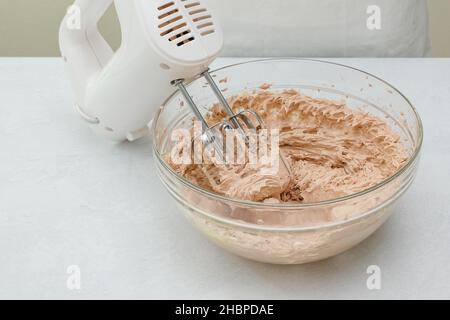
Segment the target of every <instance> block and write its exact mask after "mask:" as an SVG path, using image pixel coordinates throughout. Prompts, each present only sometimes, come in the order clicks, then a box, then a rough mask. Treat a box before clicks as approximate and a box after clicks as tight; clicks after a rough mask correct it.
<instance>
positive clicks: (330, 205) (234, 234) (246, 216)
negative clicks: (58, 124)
mask: <svg viewBox="0 0 450 320" xmlns="http://www.w3.org/2000/svg"><path fill="white" fill-rule="evenodd" d="M212 74H213V75H214V77H215V78H216V79H217V81H218V80H220V79H225V78H226V79H227V81H221V87H222V88H223V89H226V91H224V95H225V96H227V97H228V96H231V95H234V94H238V93H241V92H242V91H244V90H253V89H258V88H259V86H260V85H261V84H262V83H270V84H272V90H278V89H282V88H286V89H292V88H294V89H299V90H300V91H301V92H302V93H303V94H307V95H310V96H313V97H317V98H328V99H335V100H345V101H346V103H347V105H348V106H349V107H350V108H354V109H360V110H364V111H367V112H369V113H370V114H372V115H375V116H378V117H381V118H384V119H385V120H386V121H387V122H388V123H389V124H390V125H391V127H392V129H393V130H394V131H396V132H397V133H398V134H399V135H400V137H401V139H402V141H403V142H404V145H405V146H406V148H407V149H408V152H409V154H410V159H409V161H408V163H407V164H406V165H405V166H404V167H403V168H402V169H401V170H399V171H398V172H397V173H396V174H395V175H394V176H392V177H390V178H389V179H386V180H385V181H383V182H382V183H380V184H378V185H376V186H374V187H372V188H370V189H367V190H364V191H362V192H359V193H356V194H352V195H350V196H346V197H342V198H338V199H333V200H328V201H323V202H318V203H308V204H295V205H292V204H268V203H256V202H249V201H240V200H234V199H229V198H225V197H222V196H220V195H218V194H215V193H212V192H209V191H207V190H205V189H202V188H200V187H198V186H196V185H194V184H192V183H190V182H189V181H187V180H186V179H184V178H183V177H181V176H179V175H178V174H177V173H176V172H174V171H173V170H172V168H171V167H170V166H169V165H168V164H166V163H165V161H164V155H165V154H167V153H169V152H170V150H171V148H172V142H171V139H170V137H171V136H170V134H171V132H172V130H174V129H177V128H184V127H186V128H187V125H188V123H190V122H189V121H187V120H189V119H191V118H192V114H191V112H190V111H189V109H188V108H187V107H186V106H184V107H183V106H182V103H181V101H183V99H182V97H181V95H180V93H179V92H175V93H174V94H173V95H172V96H171V97H170V98H169V99H168V100H167V101H166V102H165V103H164V106H163V107H162V108H161V110H160V111H159V113H158V115H157V117H156V118H155V121H154V125H153V126H154V127H153V131H154V132H153V133H154V135H153V137H154V138H153V147H154V154H155V159H156V163H157V169H158V173H159V176H160V178H161V180H162V182H163V184H164V185H165V187H166V188H167V190H168V191H169V192H170V194H171V195H172V196H173V198H174V199H175V201H176V203H177V204H178V207H179V208H180V211H181V212H182V213H183V214H184V215H185V216H186V217H187V218H188V219H189V221H190V222H192V224H193V225H194V226H196V227H197V228H198V229H199V230H200V231H201V232H202V233H203V234H205V235H206V236H207V237H208V238H209V239H211V240H212V241H213V242H215V243H216V244H218V245H219V246H221V247H223V248H225V249H226V250H229V251H231V252H233V253H235V254H237V255H240V256H242V257H246V258H249V259H253V260H256V261H261V262H267V263H276V264H300V263H306V262H312V261H317V260H321V259H325V258H328V257H331V256H334V255H336V254H339V253H341V252H343V251H345V250H347V249H349V248H351V247H353V246H355V245H356V244H358V243H359V242H361V241H362V240H364V239H365V238H367V237H368V236H369V235H370V234H372V233H373V232H374V231H375V230H376V229H378V228H379V227H380V226H381V225H382V224H383V223H384V222H385V221H386V219H387V218H388V217H389V216H390V215H391V213H392V212H393V211H394V208H395V204H396V202H397V200H398V199H399V197H400V196H401V195H402V194H403V193H404V192H405V191H406V189H407V188H408V187H409V185H410V184H411V182H412V181H413V179H414V176H415V174H416V169H417V165H418V162H419V155H420V150H421V145H422V135H423V132H422V124H421V120H420V117H419V115H418V114H417V112H416V110H415V109H414V107H413V106H412V105H411V103H410V102H409V101H408V99H407V98H406V97H405V96H403V94H402V93H401V92H399V91H398V90H397V89H395V88H394V87H393V86H391V85H390V84H388V83H386V82H385V81H383V80H381V79H379V78H377V77H375V76H373V75H370V74H368V73H366V72H363V71H360V70H357V69H354V68H351V67H348V66H344V65H339V64H335V63H330V62H325V61H317V60H306V59H281V60H273V59H268V60H258V61H252V62H247V63H241V64H236V65H232V66H228V67H225V68H222V69H219V70H217V71H214V72H212ZM188 89H189V91H190V93H191V94H192V95H193V97H194V100H195V101H196V102H197V103H198V105H199V106H201V107H202V108H204V110H207V109H208V108H209V107H210V106H211V105H212V104H213V103H215V102H216V99H215V97H214V95H213V93H212V92H211V91H210V89H209V88H205V81H204V80H203V79H197V80H195V81H194V82H193V83H191V84H190V85H189V86H188ZM237 217H238V218H237Z"/></svg>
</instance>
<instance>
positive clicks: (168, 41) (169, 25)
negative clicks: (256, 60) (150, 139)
mask: <svg viewBox="0 0 450 320" xmlns="http://www.w3.org/2000/svg"><path fill="white" fill-rule="evenodd" d="M112 3H113V0H77V1H75V4H74V6H73V7H72V8H75V9H76V10H78V12H79V17H80V18H81V27H80V28H74V27H73V25H72V24H71V19H73V16H72V15H71V13H70V12H69V13H68V14H67V15H66V17H65V18H64V20H63V22H62V24H61V28H60V47H61V53H62V56H63V57H64V60H65V63H66V68H67V70H68V73H69V76H70V78H71V82H72V86H73V87H74V90H75V99H76V104H77V109H78V111H79V112H80V114H81V115H82V116H83V118H84V119H86V120H87V121H88V122H89V123H90V125H91V127H92V128H93V130H94V131H95V132H96V133H98V134H99V135H101V136H105V137H107V138H110V139H112V140H117V141H121V140H126V139H128V140H131V141H132V140H135V139H138V138H140V137H142V136H143V135H146V134H147V131H148V124H149V122H150V121H151V120H152V118H153V117H154V115H155V113H156V110H157V109H158V108H159V107H160V106H161V104H162V103H163V102H164V100H165V99H166V98H167V97H168V96H170V94H171V93H172V92H173V91H174V88H173V86H171V84H170V83H171V81H172V80H175V79H191V78H193V77H195V76H196V75H198V74H200V73H201V72H203V71H205V70H206V69H207V68H208V66H209V64H210V63H211V62H212V61H213V60H214V59H215V58H216V56H217V54H218V53H219V52H220V50H221V48H222V45H223V36H222V32H221V30H220V26H219V24H218V22H217V21H216V20H215V18H214V16H213V15H212V14H211V12H210V11H209V10H208V9H207V7H206V6H205V0H201V1H199V0H195V1H194V0H162V1H158V0H115V1H114V4H115V6H116V10H117V14H118V18H119V22H120V25H121V29H122V44H121V46H120V48H119V49H118V50H117V51H116V52H115V53H114V52H113V51H112V49H111V48H110V47H109V45H108V44H107V42H106V41H105V40H104V39H103V38H102V36H101V35H100V33H99V31H98V29H97V23H98V21H99V20H100V18H101V17H102V16H103V15H104V13H105V11H106V10H107V9H108V8H109V7H110V6H111V5H112ZM76 10H75V12H77V11H76ZM71 12H73V11H71Z"/></svg>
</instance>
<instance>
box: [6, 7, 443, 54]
mask: <svg viewBox="0 0 450 320" xmlns="http://www.w3.org/2000/svg"><path fill="white" fill-rule="evenodd" d="M93 1H94V0H93ZM224 1H226V0H224ZM243 1H244V0H243ZM281 1H282V0H281ZM392 1H395V0H392ZM424 1H426V0H424ZM72 3H73V0H0V56H7V57H9V56H19V57H26V56H40V57H45V56H58V55H59V50H58V42H57V35H58V28H59V23H60V21H61V19H62V17H63V15H64V13H65V10H66V8H67V7H68V6H69V5H70V4H72ZM428 3H429V10H430V29H431V38H432V45H433V56H435V57H450V0H428ZM100 29H101V31H102V33H103V35H104V36H105V37H106V39H107V40H108V41H109V42H110V43H111V45H112V46H113V47H117V46H118V45H119V43H120V30H119V27H118V25H117V22H116V18H115V13H114V11H113V10H109V12H108V13H107V15H105V17H104V18H103V19H102V21H101V22H100Z"/></svg>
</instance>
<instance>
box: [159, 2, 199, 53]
mask: <svg viewBox="0 0 450 320" xmlns="http://www.w3.org/2000/svg"><path fill="white" fill-rule="evenodd" d="M197 3H198V2H197ZM194 4H195V3H192V5H194ZM198 4H200V3H198ZM174 5H175V3H174V2H173V1H171V2H168V3H166V4H164V5H162V6H160V7H158V10H159V11H161V14H160V15H159V16H158V19H159V20H161V21H162V22H161V23H160V24H159V25H158V27H159V28H160V29H162V31H161V33H160V35H161V37H165V38H166V39H167V40H168V41H170V42H174V43H175V44H176V45H177V46H178V47H180V46H182V45H184V44H186V43H189V42H191V41H193V40H195V38H194V37H193V36H192V34H191V30H189V28H188V27H187V23H186V22H183V21H182V19H183V17H182V15H181V14H180V13H179V10H178V9H177V8H173V6H174ZM194 6H195V5H194ZM180 20H181V21H180Z"/></svg>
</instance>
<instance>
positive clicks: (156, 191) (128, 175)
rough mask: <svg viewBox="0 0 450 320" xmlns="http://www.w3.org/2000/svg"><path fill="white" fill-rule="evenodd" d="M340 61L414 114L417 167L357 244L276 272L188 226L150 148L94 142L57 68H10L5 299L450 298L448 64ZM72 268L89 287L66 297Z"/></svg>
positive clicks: (4, 166) (2, 269)
mask: <svg viewBox="0 0 450 320" xmlns="http://www.w3.org/2000/svg"><path fill="white" fill-rule="evenodd" d="M235 61H237V60H236V59H221V60H219V61H217V63H216V66H219V65H225V64H229V63H231V62H235ZM336 61H339V62H343V63H345V64H349V65H352V66H355V67H359V68H362V69H365V70H367V71H369V72H372V73H374V74H376V75H378V76H381V77H382V78H384V79H386V80H388V81H389V82H391V83H392V84H394V85H395V86H396V87H398V88H399V89H400V90H401V91H403V92H404V93H405V94H406V95H407V96H408V97H409V98H410V99H411V101H412V102H413V103H414V104H415V105H416V107H417V109H418V110H419V112H420V114H421V116H422V120H423V122H424V126H425V143H424V148H423V156H422V162H421V166H420V171H419V173H418V177H417V179H416V181H415V183H414V184H413V186H412V187H411V188H410V189H409V191H408V192H407V194H406V195H405V196H404V197H403V198H402V200H401V203H400V206H399V208H398V210H397V212H396V213H395V214H394V216H393V217H392V218H391V219H390V220H389V221H388V222H387V223H386V224H385V225H384V226H383V227H382V228H381V229H380V230H379V231H377V232H376V233H375V234H374V235H373V236H371V237H370V238H369V239H367V240H366V241H364V242H363V243H362V244H360V245H359V246H357V247H355V248H354V249H352V250H350V251H348V252H346V253H344V254H341V255H339V256H336V257H334V258H331V259H328V260H325V261H322V262H318V263H313V264H308V265H300V266H274V265H265V264H261V263H256V262H251V261H247V260H244V259H242V258H239V257H236V256H234V255H232V254H229V253H227V252H225V251H223V250H222V249H220V248H218V247H216V246H215V245H213V244H211V243H209V242H208V241H207V240H206V239H205V238H204V237H203V236H201V235H200V234H199V233H198V232H197V231H195V230H194V229H193V228H192V227H191V226H190V225H189V224H188V222H187V221H186V220H185V219H184V218H183V217H182V216H181V214H179V213H178V212H177V209H176V208H175V204H174V202H173V201H172V200H171V198H170V196H169V194H168V193H167V192H166V191H165V190H164V188H163V186H162V184H161V183H160V181H159V180H158V178H157V176H156V172H155V168H154V163H153V159H152V155H151V145H150V139H143V140H140V141H138V142H136V143H133V144H131V143H123V144H118V145H117V144H112V143H110V142H106V141H104V140H101V139H100V138H97V137H95V136H94V135H93V134H92V133H91V131H90V129H89V128H88V127H87V126H85V124H84V123H83V122H82V120H80V118H79V117H78V115H77V114H76V112H75V111H74V109H73V108H72V105H73V103H72V99H73V96H72V92H71V90H70V88H69V84H68V81H67V79H66V76H65V74H64V70H63V65H62V62H61V61H60V60H59V59H7V58H3V59H0V148H1V149H0V298H63V299H82V298H127V299H128V298H138V299H141V298H151V299H170V298H177V299H178V298H181V299H183V298H194V299H244V298H245V299H289V298H294V299H301V298H308V299H309V298H343V299H346V298H357V299H365V298H374V299H379V298H387V299H390V298H407V299H409V298H447V299H448V298H450V169H449V167H450V59H339V60H336ZM70 265H77V266H79V268H80V270H81V289H80V290H69V289H68V288H67V285H66V281H67V277H68V274H67V273H66V271H67V267H68V266H70ZM369 265H378V266H379V267H380V268H381V280H382V288H381V290H368V289H367V287H366V279H367V277H368V275H367V274H366V268H367V267H368V266H369Z"/></svg>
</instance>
